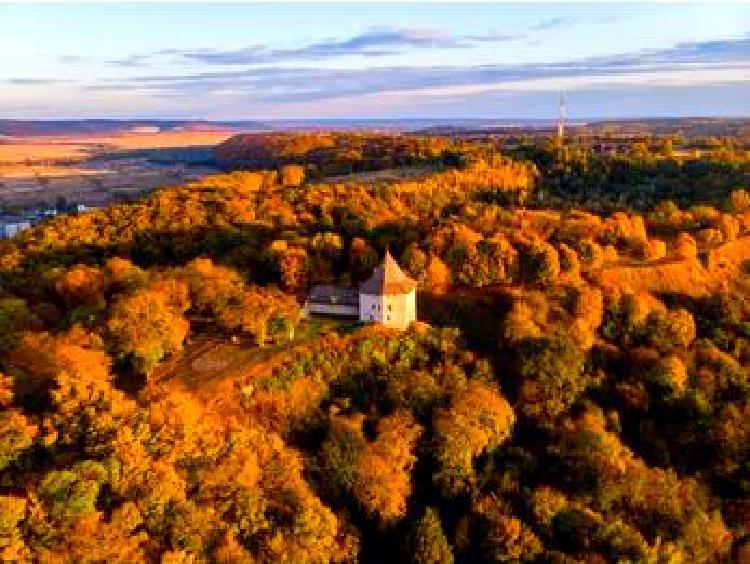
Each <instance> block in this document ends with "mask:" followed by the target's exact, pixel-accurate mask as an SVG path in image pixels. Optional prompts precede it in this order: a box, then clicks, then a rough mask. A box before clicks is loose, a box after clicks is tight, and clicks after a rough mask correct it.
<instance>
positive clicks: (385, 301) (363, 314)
mask: <svg viewBox="0 0 750 564" xmlns="http://www.w3.org/2000/svg"><path fill="white" fill-rule="evenodd" d="M359 319H360V320H361V321H370V322H375V323H382V324H383V325H386V326H388V327H396V328H398V329H406V328H407V327H408V326H409V324H410V323H411V322H412V321H416V319H417V292H416V290H412V291H411V292H409V293H408V294H396V295H385V296H379V295H371V294H360V295H359Z"/></svg>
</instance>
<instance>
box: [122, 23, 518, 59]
mask: <svg viewBox="0 0 750 564" xmlns="http://www.w3.org/2000/svg"><path fill="white" fill-rule="evenodd" d="M520 38H521V36H519V35H514V34H508V33H501V32H492V33H487V34H483V35H466V36H454V35H451V34H450V33H448V32H446V31H443V30H440V29H431V28H383V29H372V30H369V31H366V32H364V33H361V34H359V35H355V36H353V37H349V38H346V39H327V40H325V41H319V42H315V43H310V44H307V45H303V46H301V47H295V48H288V49H278V48H272V47H269V46H267V45H249V46H246V47H242V48H239V49H227V50H220V49H163V50H160V51H155V52H153V53H148V54H139V55H131V56H129V57H126V58H123V59H116V60H113V61H109V62H110V64H112V65H116V66H122V67H138V66H145V65H146V63H147V62H148V61H150V60H152V59H154V58H157V57H162V56H173V57H174V56H176V57H179V58H182V59H186V60H188V61H191V62H200V63H204V64H208V65H261V64H274V63H284V62H295V61H296V62H302V61H322V60H328V59H334V58H338V57H347V56H355V55H358V56H363V57H383V56H387V55H397V54H401V53H404V52H406V51H408V50H410V49H424V48H433V49H465V48H468V47H470V46H471V45H472V44H474V43H488V42H497V43H500V42H505V41H513V40H516V39H520Z"/></svg>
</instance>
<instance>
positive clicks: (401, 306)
mask: <svg viewBox="0 0 750 564" xmlns="http://www.w3.org/2000/svg"><path fill="white" fill-rule="evenodd" d="M359 319H360V321H368V322H372V323H382V324H383V325H386V326H388V327H395V328H398V329H406V327H408V326H409V324H410V323H411V322H412V321H416V319H417V283H416V282H415V281H414V280H412V279H411V278H409V277H408V276H407V275H406V274H404V272H403V271H402V270H401V267H399V265H398V263H397V262H396V261H395V260H394V259H393V257H392V256H391V253H390V252H388V251H386V253H385V259H384V260H383V264H382V265H380V266H379V267H377V268H376V269H375V272H374V273H373V275H372V277H371V278H370V279H369V280H367V281H365V282H363V283H362V284H361V285H360V287H359Z"/></svg>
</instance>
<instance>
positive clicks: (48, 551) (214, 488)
mask: <svg viewBox="0 0 750 564" xmlns="http://www.w3.org/2000/svg"><path fill="white" fill-rule="evenodd" d="M722 147H723V149H722ZM631 149H632V150H630V151H629V152H628V153H627V154H617V155H612V156H602V155H600V154H597V153H595V152H594V151H593V150H591V149H590V148H586V147H585V146H583V145H576V144H573V143H571V145H570V146H565V147H561V146H559V145H557V146H555V145H554V144H553V143H549V142H547V141H545V142H535V141H533V140H531V141H525V142H524V143H519V144H514V146H513V147H504V146H503V145H502V143H499V142H498V141H497V140H495V139H491V138H488V139H483V140H482V139H480V140H473V141H469V140H465V139H457V138H444V137H420V136H406V135H375V134H365V133H357V134H341V133H320V134H283V135H270V134H259V135H242V136H238V137H236V138H233V139H231V140H229V141H227V142H226V143H225V144H223V145H222V146H220V147H219V148H218V149H217V152H218V154H219V156H220V157H221V158H223V159H225V161H226V163H227V166H228V167H229V168H233V169H236V170H232V171H228V172H226V173H224V174H217V175H212V176H208V177H205V178H203V179H201V180H199V181H195V182H192V183H189V184H186V185H182V186H174V187H171V188H165V189H162V190H159V191H157V192H154V193H152V194H150V195H147V196H146V197H144V198H143V199H141V200H139V201H136V202H132V203H125V204H118V205H113V206H110V207H107V208H103V209H99V210H94V211H91V212H88V213H84V214H71V215H62V216H59V217H56V218H53V219H50V220H48V221H46V222H43V223H41V224H40V225H38V226H36V227H34V228H32V229H30V230H28V231H26V232H24V233H22V234H20V235H18V236H17V237H15V238H13V239H11V240H7V241H2V242H1V243H0V560H3V561H18V562H24V561H41V562H68V561H70V562H109V561H112V562H142V561H143V562H227V563H229V562H232V563H233V562H295V563H297V562H310V563H315V562H353V561H360V562H383V561H388V559H390V560H392V561H397V562H415V563H428V562H429V563H438V562H439V563H451V562H467V563H469V562H519V561H520V562H574V561H576V562H578V561H583V562H609V561H613V562H629V561H632V562H685V563H688V562H721V561H732V560H734V561H736V562H743V561H747V559H748V558H750V536H749V535H750V520H749V518H750V381H749V380H748V375H749V373H750V195H749V194H748V190H747V186H748V182H747V181H748V153H747V149H746V148H744V147H742V146H738V145H737V144H734V145H729V144H725V145H721V146H719V147H717V146H714V149H712V150H710V151H704V152H702V153H699V154H695V155H692V154H689V155H685V156H680V155H679V154H677V155H676V154H675V152H674V149H675V147H673V150H672V152H671V153H670V152H667V151H666V150H665V149H664V147H663V146H662V145H661V142H660V141H658V140H651V141H650V142H649V143H646V144H645V146H635V143H633V146H632V147H631ZM720 149H722V150H720ZM677 160H679V163H677V164H675V163H674V162H673V161H677ZM646 184H648V185H649V186H651V187H652V188H649V189H646V188H644V186H646ZM386 249H388V250H389V251H390V252H391V253H393V255H394V256H395V257H396V259H397V260H398V261H399V263H400V264H401V266H402V267H403V268H404V270H405V271H407V272H408V273H409V275H410V276H412V277H413V278H414V279H415V280H416V281H417V282H418V318H419V321H418V322H417V323H414V324H412V326H411V327H409V328H408V329H407V330H406V331H403V332H399V331H395V330H393V329H388V328H385V327H381V326H377V325H359V324H354V323H348V322H342V321H341V320H332V321H330V320H329V321H330V323H329V324H327V325H323V324H321V323H320V322H318V321H315V320H312V319H305V318H303V312H302V310H301V306H302V303H303V301H304V298H305V296H306V294H307V292H308V291H309V289H310V288H311V286H312V285H315V284H339V285H356V284H357V283H359V282H361V281H363V280H365V279H367V278H368V277H369V276H370V275H371V273H372V269H373V268H374V267H375V266H377V265H378V264H379V262H380V260H381V258H382V256H383V253H384V252H385V250H386Z"/></svg>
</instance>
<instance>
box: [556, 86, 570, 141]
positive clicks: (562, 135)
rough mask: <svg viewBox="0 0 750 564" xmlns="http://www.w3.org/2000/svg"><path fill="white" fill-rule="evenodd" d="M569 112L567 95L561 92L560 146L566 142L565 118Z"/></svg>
mask: <svg viewBox="0 0 750 564" xmlns="http://www.w3.org/2000/svg"><path fill="white" fill-rule="evenodd" d="M567 111H568V108H567V106H566V105H565V93H564V92H560V105H559V106H558V113H557V140H558V141H559V142H560V145H562V144H563V141H564V140H565V118H566V115H567Z"/></svg>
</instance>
